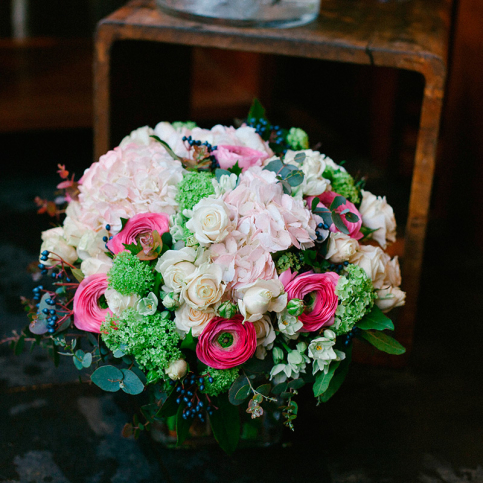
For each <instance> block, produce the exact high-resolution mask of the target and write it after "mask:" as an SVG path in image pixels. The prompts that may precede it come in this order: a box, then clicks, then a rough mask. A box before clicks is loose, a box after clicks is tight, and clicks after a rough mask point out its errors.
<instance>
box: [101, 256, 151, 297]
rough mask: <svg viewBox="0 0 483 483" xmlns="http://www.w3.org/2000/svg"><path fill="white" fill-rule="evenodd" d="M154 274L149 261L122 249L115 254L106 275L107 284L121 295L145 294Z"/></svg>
mask: <svg viewBox="0 0 483 483" xmlns="http://www.w3.org/2000/svg"><path fill="white" fill-rule="evenodd" d="M154 279H155V274H154V272H153V269H152V268H151V266H150V264H149V263H145V262H142V261H141V260H139V258H138V257H136V255H133V254H132V253H131V252H128V251H124V252H121V253H119V254H118V255H116V257H115V258H114V262H113V264H112V267H111V269H110V270H109V273H108V275H107V280H108V286H109V288H113V289H114V290H116V291H117V292H119V293H120V294H121V295H131V294H133V293H136V294H138V295H141V296H143V295H146V294H147V293H148V292H150V291H151V289H152V288H153V285H154Z"/></svg>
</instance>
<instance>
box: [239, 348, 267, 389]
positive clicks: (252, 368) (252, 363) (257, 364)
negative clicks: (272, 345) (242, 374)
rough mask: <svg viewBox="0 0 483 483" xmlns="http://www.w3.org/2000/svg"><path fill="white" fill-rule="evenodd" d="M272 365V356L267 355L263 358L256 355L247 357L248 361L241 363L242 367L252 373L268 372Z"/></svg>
mask: <svg viewBox="0 0 483 483" xmlns="http://www.w3.org/2000/svg"><path fill="white" fill-rule="evenodd" d="M272 366H273V360H272V357H271V356H268V355H267V357H265V359H258V358H256V357H252V358H250V359H248V361H246V362H245V364H243V369H244V370H245V371H247V372H252V373H254V374H268V373H269V372H270V370H271V369H272ZM235 382H236V381H235Z"/></svg>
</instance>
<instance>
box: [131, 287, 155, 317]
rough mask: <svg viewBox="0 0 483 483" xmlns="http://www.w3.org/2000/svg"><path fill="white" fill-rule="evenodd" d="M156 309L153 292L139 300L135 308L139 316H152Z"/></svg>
mask: <svg viewBox="0 0 483 483" xmlns="http://www.w3.org/2000/svg"><path fill="white" fill-rule="evenodd" d="M157 308H158V297H156V295H154V293H153V292H149V294H148V296H147V297H144V298H143V299H141V300H140V301H139V302H138V303H137V306H136V309H137V311H138V312H139V313H140V314H141V315H153V314H154V313H155V312H156V310H157Z"/></svg>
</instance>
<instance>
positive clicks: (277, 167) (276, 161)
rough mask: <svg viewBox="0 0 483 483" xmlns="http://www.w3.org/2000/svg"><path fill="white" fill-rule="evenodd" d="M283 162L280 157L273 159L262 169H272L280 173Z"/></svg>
mask: <svg viewBox="0 0 483 483" xmlns="http://www.w3.org/2000/svg"><path fill="white" fill-rule="evenodd" d="M284 166H285V165H284V164H283V163H282V161H280V159H274V160H273V161H270V162H269V163H268V164H267V165H266V166H265V167H264V168H263V169H266V170H267V171H273V172H274V173H277V174H278V173H280V171H282V169H283V168H284Z"/></svg>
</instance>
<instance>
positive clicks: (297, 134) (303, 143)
mask: <svg viewBox="0 0 483 483" xmlns="http://www.w3.org/2000/svg"><path fill="white" fill-rule="evenodd" d="M287 142H288V144H289V146H290V149H291V150H293V151H301V150H303V149H309V136H308V135H307V133H306V132H305V131H304V130H303V129H300V128H298V127H292V128H290V131H289V133H288V135H287Z"/></svg>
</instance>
